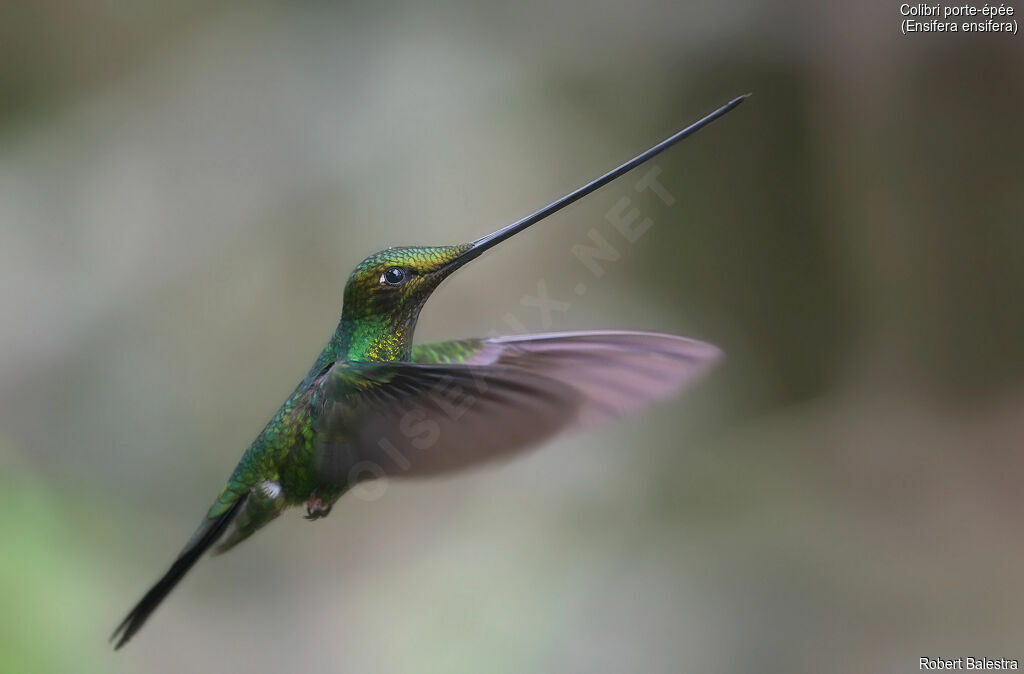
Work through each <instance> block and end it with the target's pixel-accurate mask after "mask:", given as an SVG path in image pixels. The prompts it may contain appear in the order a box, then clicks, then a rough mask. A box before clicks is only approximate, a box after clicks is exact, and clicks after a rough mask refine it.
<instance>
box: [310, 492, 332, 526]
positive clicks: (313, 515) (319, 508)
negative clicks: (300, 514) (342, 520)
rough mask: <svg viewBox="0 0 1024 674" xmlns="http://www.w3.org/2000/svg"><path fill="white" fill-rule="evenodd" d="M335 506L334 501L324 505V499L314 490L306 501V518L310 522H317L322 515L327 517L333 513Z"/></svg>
mask: <svg viewBox="0 0 1024 674" xmlns="http://www.w3.org/2000/svg"><path fill="white" fill-rule="evenodd" d="M333 507H334V504H333V503H331V504H328V505H327V506H324V502H323V499H321V498H320V496H319V495H318V494H317V493H316V492H315V491H314V492H313V493H312V494H310V496H309V500H308V501H307V502H306V519H307V520H309V521H310V522H315V521H316V520H318V519H320V518H321V517H327V516H328V515H330V514H331V508H333Z"/></svg>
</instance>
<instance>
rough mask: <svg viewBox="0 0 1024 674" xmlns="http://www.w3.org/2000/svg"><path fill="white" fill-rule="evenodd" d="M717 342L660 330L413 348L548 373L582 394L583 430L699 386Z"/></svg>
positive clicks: (438, 358) (419, 354) (416, 352)
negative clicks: (706, 341)
mask: <svg viewBox="0 0 1024 674" xmlns="http://www.w3.org/2000/svg"><path fill="white" fill-rule="evenodd" d="M721 357H722V352H721V351H720V350H719V349H718V348H717V347H715V346H712V345H711V344H706V343H704V342H698V341H696V340H692V339H686V338H685V337H676V336H675V335H665V334H660V333H654V332H628V331H607V332H564V333H550V334H541V335H521V336H514V337H494V338H490V339H466V340H456V341H451V342H439V343H437V344H425V345H422V346H416V347H413V350H412V360H413V361H414V362H419V363H431V362H446V363H447V362H454V363H463V364H466V365H483V364H487V365H501V366H506V367H512V368H516V369H521V370H525V371H530V372H536V373H540V374H543V375H544V376H546V377H550V378H551V379H555V380H557V381H559V382H561V383H563V384H566V385H568V386H571V387H572V388H573V389H575V390H576V391H577V392H578V393H579V395H580V396H581V399H582V403H581V405H580V412H579V418H578V419H577V423H578V424H582V425H585V426H588V425H592V424H594V423H597V422H601V421H604V420H607V419H610V418H615V417H618V416H621V415H623V414H628V413H630V412H633V411H636V410H638V409H641V408H643V407H645V406H647V405H649V404H650V403H652V402H655V401H658V400H662V399H664V398H667V397H669V396H671V395H673V394H676V393H678V392H680V391H682V390H683V389H685V388H687V387H689V386H692V385H693V384H695V383H697V382H698V381H700V379H701V378H703V377H704V376H705V375H706V374H707V373H708V372H709V371H710V370H711V368H712V367H713V366H714V365H715V364H716V363H717V362H718V361H719V360H720V359H721Z"/></svg>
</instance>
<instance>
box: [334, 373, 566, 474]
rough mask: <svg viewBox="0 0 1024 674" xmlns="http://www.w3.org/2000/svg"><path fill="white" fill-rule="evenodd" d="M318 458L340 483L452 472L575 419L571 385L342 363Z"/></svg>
mask: <svg viewBox="0 0 1024 674" xmlns="http://www.w3.org/2000/svg"><path fill="white" fill-rule="evenodd" d="M322 390H323V393H324V397H323V400H324V404H323V407H322V408H321V409H320V411H319V415H318V417H317V420H316V430H317V434H316V437H317V450H316V457H317V461H318V464H319V468H320V470H321V471H322V472H323V474H324V475H325V476H326V477H328V478H329V479H332V480H334V481H336V482H338V483H339V484H349V485H351V484H352V483H355V482H358V481H360V480H363V479H367V478H371V477H383V476H391V477H402V476H410V477H411V476H421V475H433V474H437V473H445V472H451V471H455V470H459V469H461V468H465V467H467V466H471V465H475V464H481V463H485V462H487V461H490V460H494V459H497V458H500V457H503V456H508V455H511V454H513V453H514V452H516V451H517V450H521V449H524V448H526V447H529V446H531V445H534V444H537V443H538V442H540V441H541V440H543V439H545V438H547V437H550V436H551V435H554V434H555V433H557V432H558V431H559V430H561V429H563V428H564V427H566V426H567V425H569V424H571V423H573V421H574V420H575V419H576V418H577V416H578V411H579V407H580V404H581V400H580V396H579V393H578V392H577V391H576V390H575V389H573V388H572V387H570V386H566V385H565V384H562V383H560V382H558V381H555V380H553V379H550V378H548V377H545V376H543V375H540V374H537V373H534V372H529V371H525V370H516V369H514V368H509V367H504V366H496V365H483V366H475V365H419V364H415V363H401V362H389V363H373V364H371V363H338V364H336V365H335V366H334V367H333V368H332V369H331V371H330V372H329V373H328V374H327V375H326V377H325V378H324V380H323V382H322Z"/></svg>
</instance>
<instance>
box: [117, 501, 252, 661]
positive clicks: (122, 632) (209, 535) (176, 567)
mask: <svg viewBox="0 0 1024 674" xmlns="http://www.w3.org/2000/svg"><path fill="white" fill-rule="evenodd" d="M245 501H246V499H245V498H240V499H238V500H237V501H235V502H234V503H232V504H231V507H230V508H228V509H227V510H226V511H224V513H223V514H222V515H220V516H218V517H216V518H214V519H212V520H208V521H207V522H205V523H204V524H203V526H202V527H200V528H199V531H197V532H196V533H195V535H194V536H193V537H192V540H190V541H189V542H188V544H187V545H186V546H185V549H184V550H182V551H181V554H180V555H178V558H177V559H176V560H174V564H171V568H170V569H168V570H167V573H165V574H164V576H163V578H161V579H160V580H158V581H157V582H156V584H155V585H154V586H153V587H151V588H150V589H149V592H147V593H146V596H144V597H143V598H142V599H140V600H139V603H138V604H136V605H135V608H133V609H132V610H131V612H129V613H128V615H127V616H126V617H125V619H124V620H123V621H122V622H121V624H120V625H118V626H117V629H116V630H114V633H113V634H111V635H110V640H111V641H113V640H114V639H117V643H116V644H115V645H114V650H115V651H116V650H117V649H119V648H121V646H124V645H125V644H126V643H128V640H129V639H131V638H132V636H133V635H134V634H135V633H136V632H138V631H139V629H140V628H141V627H142V625H143V624H144V623H145V622H146V619H147V618H149V616H150V614H151V613H153V611H155V610H156V607H157V606H159V605H160V602H162V601H163V600H164V597H166V596H167V595H168V594H169V593H170V591H171V590H173V589H174V586H175V585H177V584H178V582H179V581H180V580H181V579H182V578H184V577H185V574H186V573H188V570H189V569H191V568H192V565H193V564H195V563H196V561H198V559H199V558H200V557H201V556H202V555H203V553H204V552H206V551H207V550H208V549H209V548H210V546H211V545H213V544H214V543H216V542H217V539H219V538H220V537H221V536H222V535H223V534H224V530H225V529H226V528H227V526H228V525H229V524H230V523H231V520H233V519H234V518H235V515H237V514H238V509H239V508H241V507H242V505H243V504H244V503H245Z"/></svg>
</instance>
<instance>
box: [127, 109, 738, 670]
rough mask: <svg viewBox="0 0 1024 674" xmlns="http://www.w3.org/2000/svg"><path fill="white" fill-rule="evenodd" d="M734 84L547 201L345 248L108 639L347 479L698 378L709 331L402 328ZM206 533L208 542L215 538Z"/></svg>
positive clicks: (442, 458)
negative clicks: (448, 285) (399, 240)
mask: <svg viewBox="0 0 1024 674" xmlns="http://www.w3.org/2000/svg"><path fill="white" fill-rule="evenodd" d="M747 96H749V94H747V95H744V96H739V97H737V98H734V99H733V100H731V101H730V102H728V103H726V104H725V105H723V106H721V107H720V108H718V109H717V110H715V111H714V112H711V113H710V114H708V115H706V116H705V117H703V118H701V119H700V120H698V121H696V122H694V123H693V124H691V125H689V126H687V127H686V128H684V129H682V130H681V131H679V132H677V133H675V134H674V135H672V136H670V137H668V138H666V139H665V140H663V141H661V142H660V143H658V144H657V145H654V146H653V147H651V148H649V149H648V150H646V151H644V152H643V153H641V154H639V155H637V156H636V157H634V158H633V159H631V160H629V161H627V162H626V163H624V164H622V165H620V166H618V167H617V168H615V169H612V170H611V171H609V172H607V173H605V174H604V175H602V176H600V177H599V178H596V179H594V180H592V181H590V182H589V183H587V184H585V185H583V186H582V187H579V188H577V189H576V190H573V191H572V192H570V193H569V194H567V195H565V196H563V197H562V198H560V199H558V200H557V201H554V202H552V203H551V204H549V205H547V206H545V207H544V208H541V209H540V210H538V211H535V212H534V213H532V214H530V215H528V216H526V217H524V218H522V219H521V220H518V221H516V222H514V223H512V224H510V225H508V226H506V227H503V228H501V229H499V230H497V231H496V232H493V233H491V234H488V235H486V236H484V237H481V238H479V239H477V240H475V241H472V242H470V243H462V244H457V245H450V246H436V247H435V246H408V247H393V248H387V249H385V250H382V251H380V252H379V253H375V254H373V255H371V256H369V257H367V258H366V259H365V260H363V261H362V262H360V263H359V264H358V265H357V266H356V268H355V270H354V271H353V272H352V275H351V276H350V277H349V279H348V281H347V283H346V284H345V289H344V300H343V306H342V314H341V319H340V320H339V322H338V326H337V329H336V330H335V332H334V334H333V335H332V336H331V338H330V340H329V341H328V342H327V345H326V346H325V347H324V349H323V351H322V352H321V353H320V355H319V357H318V358H317V359H316V362H314V363H313V366H312V367H311V368H310V369H309V372H307V373H306V376H305V377H303V379H302V381H301V382H299V385H298V386H297V387H296V388H295V391H294V392H293V393H292V394H291V395H290V396H288V398H287V400H285V402H284V404H283V405H282V406H281V407H280V409H279V410H278V411H277V413H276V414H275V415H274V416H273V417H272V418H271V419H270V421H269V422H268V423H267V425H266V426H265V427H264V428H263V430H262V431H260V433H259V435H257V436H256V439H255V440H254V441H253V442H252V444H251V445H250V446H249V447H248V449H246V450H245V452H244V454H243V455H242V458H241V460H240V461H239V462H238V465H237V466H236V468H235V470H234V472H233V473H232V474H231V477H230V478H228V481H227V484H226V485H225V486H224V488H223V489H222V490H221V492H220V494H218V495H217V498H216V499H215V500H214V502H213V505H212V506H211V507H210V508H209V510H208V511H207V512H206V515H205V516H204V517H203V519H202V521H201V523H200V525H199V528H198V529H196V531H195V533H194V534H192V537H191V538H190V539H189V540H188V542H187V543H186V544H185V547H184V548H183V549H182V550H181V552H180V553H179V554H178V557H177V558H176V559H175V560H174V562H173V563H172V564H171V566H170V568H169V569H168V570H167V572H166V573H165V574H164V575H163V576H162V577H161V578H160V579H159V580H158V581H157V582H156V583H155V584H154V585H153V586H152V587H151V588H150V589H149V591H148V592H146V594H145V595H144V596H143V597H142V599H141V600H139V602H138V603H137V604H136V605H135V607H134V608H132V610H131V611H130V612H129V613H128V615H127V616H126V617H125V619H124V620H123V621H122V622H121V624H120V625H118V627H117V629H116V630H115V631H114V633H113V634H112V635H111V637H110V640H111V641H113V642H115V645H114V648H115V650H116V649H119V648H121V647H122V646H124V645H125V644H126V643H127V642H128V640H129V639H131V638H132V637H133V636H134V635H135V634H136V632H138V631H139V629H140V628H141V627H142V625H143V624H144V623H145V622H146V620H147V619H148V618H149V616H150V615H151V614H152V613H153V611H154V610H155V609H156V607H157V606H158V605H159V604H160V603H161V602H162V601H163V600H164V599H165V598H166V597H167V595H168V594H169V593H170V592H171V590H173V589H174V587H175V586H176V585H177V584H178V583H179V582H180V581H181V579H182V578H183V577H184V576H185V574H186V573H187V572H188V571H189V569H191V568H192V566H193V565H194V564H195V563H196V561H198V559H199V558H200V557H201V556H202V555H203V554H204V553H205V552H207V551H208V550H210V549H213V551H214V552H215V553H221V552H224V551H226V550H229V549H231V548H233V547H234V546H236V545H237V544H238V543H240V542H242V541H243V540H245V539H246V538H248V537H249V536H251V535H252V534H253V533H255V532H256V531H257V530H258V529H260V528H262V527H264V526H265V525H266V524H267V523H269V522H270V521H271V520H273V519H275V518H276V517H277V516H278V515H280V514H281V513H282V512H283V511H284V510H285V509H286V508H289V507H291V506H302V505H305V507H306V518H307V519H309V520H318V519H321V518H323V517H326V516H327V515H328V514H329V513H330V512H331V508H332V507H333V505H334V503H335V501H337V500H338V498H340V497H341V496H342V494H344V493H345V492H346V491H348V490H349V489H352V488H353V487H356V486H358V485H360V484H362V483H365V482H368V481H370V480H377V479H381V478H401V477H420V476H430V475H437V474H444V473H449V472H453V471H456V470H460V469H464V468H468V467H471V466H476V465H480V464H484V463H486V462H488V461H491V460H495V459H499V458H502V457H508V456H511V455H512V454H514V453H516V452H517V451H520V450H522V449H524V448H527V447H530V446H533V445H536V444H538V443H540V442H541V441H542V440H545V439H547V438H550V437H552V436H554V435H556V434H558V433H560V432H562V431H565V430H569V429H576V428H586V427H589V426H593V425H594V424H597V423H600V422H602V421H605V420H609V419H613V418H616V417H619V416H622V415H624V414H626V413H629V412H632V411H635V410H638V409H640V408H643V407H645V406H647V405H649V404H650V403H653V402H655V401H658V400H662V399H665V398H667V397H669V396H671V395H673V394H675V393H677V392H679V391H680V390H682V389H683V388H685V387H686V386H688V385H692V384H693V383H695V382H697V381H698V380H699V379H701V378H702V377H703V376H704V375H705V374H706V373H707V372H708V371H709V370H710V368H711V366H713V365H714V364H715V363H716V362H717V361H718V360H719V358H720V356H721V352H720V351H719V349H718V348H717V347H715V346H712V345H710V344H706V343H703V342H699V341H695V340H691V339H686V338H684V337H677V336H674V335H667V334H659V333H654V332H631V331H591V332H562V333H548V334H527V335H517V336H511V337H488V338H473V339H458V340H453V341H447V342H438V343H433V344H414V343H413V333H414V332H415V329H416V322H417V320H418V318H419V314H420V310H421V309H422V308H423V305H424V304H425V303H426V301H427V299H428V298H429V297H430V295H431V293H433V292H434V290H436V289H437V287H438V285H440V283H441V282H442V281H443V280H444V279H446V278H447V277H448V276H450V275H451V274H452V273H453V272H455V271H456V270H457V269H459V268H460V267H462V266H463V265H465V264H466V263H467V262H470V261H472V260H475V259H476V258H478V257H480V255H481V254H483V253H484V252H485V251H487V250H489V249H491V248H493V247H494V246H496V245H498V244H499V243H501V242H502V241H505V240H506V239H508V238H510V237H512V236H514V235H516V234H518V233H519V232H522V231H523V230H525V229H527V228H528V227H530V226H532V225H534V224H536V223H538V222H540V221H541V220H544V219H545V218H547V217H548V216H550V215H552V214H553V213H556V212H558V211H560V210H561V209H563V208H565V207H566V206H568V205H570V204H572V203H573V202H575V201H577V200H579V199H581V198H583V197H585V196H586V195H588V194H590V193H591V192H594V191H595V190H597V189H599V188H600V187H602V186H604V185H606V184H607V183H609V182H611V181H612V180H615V179H616V178H618V177H619V176H621V175H623V174H625V173H627V172H628V171H630V170H632V169H634V168H636V167H637V166H640V165H641V164H643V163H644V162H646V161H648V160H649V159H651V158H652V157H654V156H656V155H658V154H659V153H661V152H663V151H664V150H666V149H668V148H669V147H671V146H672V145H674V144H676V143H678V142H679V141H681V140H683V139H684V138H686V137H688V136H690V135H691V134H693V133H695V132H696V131H698V130H699V129H701V128H703V127H704V126H706V125H708V124H710V123H711V122H713V121H715V120H716V119H718V118H719V117H721V116H723V115H725V114H726V113H728V112H729V111H730V110H732V109H734V108H735V107H736V106H738V105H739V104H740V103H742V102H743V101H744V100H745V99H746V98H747ZM215 546H216V547H215Z"/></svg>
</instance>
